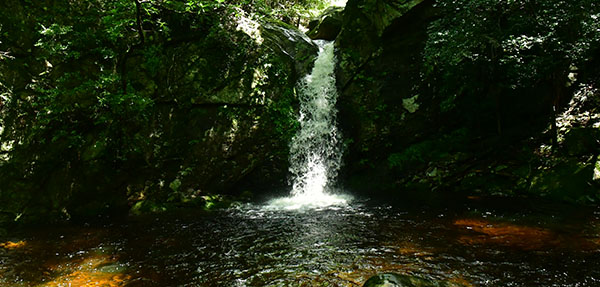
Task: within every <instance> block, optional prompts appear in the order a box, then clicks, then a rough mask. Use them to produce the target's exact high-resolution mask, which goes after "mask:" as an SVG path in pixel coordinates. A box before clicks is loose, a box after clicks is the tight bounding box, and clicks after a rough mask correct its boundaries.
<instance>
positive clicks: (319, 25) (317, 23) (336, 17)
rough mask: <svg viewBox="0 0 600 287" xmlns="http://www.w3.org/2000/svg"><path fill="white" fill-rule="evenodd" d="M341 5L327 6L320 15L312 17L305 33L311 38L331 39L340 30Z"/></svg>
mask: <svg viewBox="0 0 600 287" xmlns="http://www.w3.org/2000/svg"><path fill="white" fill-rule="evenodd" d="M343 12H344V8H343V7H329V8H327V10H325V12H323V14H321V16H319V17H317V18H315V19H312V20H311V21H310V23H309V24H308V29H309V31H308V32H307V33H306V34H307V35H308V36H309V37H310V38H311V39H313V40H317V39H321V40H327V41H333V40H335V38H336V37H337V35H338V34H339V33H340V31H341V30H342V16H343Z"/></svg>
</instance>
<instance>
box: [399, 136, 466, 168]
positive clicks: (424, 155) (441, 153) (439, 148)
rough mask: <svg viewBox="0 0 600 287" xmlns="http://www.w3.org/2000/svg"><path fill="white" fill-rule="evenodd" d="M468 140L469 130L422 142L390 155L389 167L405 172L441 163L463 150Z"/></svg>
mask: <svg viewBox="0 0 600 287" xmlns="http://www.w3.org/2000/svg"><path fill="white" fill-rule="evenodd" d="M468 139H469V134H468V130H467V129H459V130H455V131H454V132H452V133H450V134H448V135H444V136H443V137H442V138H440V139H437V140H427V141H422V142H419V143H416V144H413V145H411V146H409V147H408V148H406V149H405V150H403V151H401V152H398V153H392V154H390V155H389V156H388V165H389V167H391V168H396V169H398V170H404V169H407V168H414V167H415V166H418V165H422V164H426V163H428V162H430V161H439V160H442V159H445V158H448V157H449V156H450V155H451V154H452V153H453V152H456V151H460V150H463V149H464V145H466V144H467V142H468Z"/></svg>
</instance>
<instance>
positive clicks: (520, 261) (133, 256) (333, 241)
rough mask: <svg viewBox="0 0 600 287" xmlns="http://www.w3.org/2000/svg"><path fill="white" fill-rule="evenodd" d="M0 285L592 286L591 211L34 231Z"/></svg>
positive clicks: (379, 207)
mask: <svg viewBox="0 0 600 287" xmlns="http://www.w3.org/2000/svg"><path fill="white" fill-rule="evenodd" d="M0 242H1V243H0V286H361V285H362V283H364V281H366V279H367V278H368V277H369V276H371V275H374V274H376V273H378V272H397V273H401V274H410V275H415V276H420V277H423V278H429V279H434V280H437V281H439V282H445V284H451V285H450V286H600V213H599V212H598V211H597V210H595V209H582V208H577V207H570V206H564V205H558V206H557V205H552V204H545V203H541V202H536V203H528V202H527V201H516V200H514V199H498V198H492V199H485V198H477V197H470V198H465V199H464V200H448V199H437V200H431V199H427V200H423V201H419V200H403V201H402V202H401V203H384V202H383V201H379V202H378V201H372V200H371V201H367V200H363V201H361V200H356V199H355V200H354V201H352V202H349V203H347V204H341V205H337V206H329V207H318V208H314V207H313V208H299V209H294V210H285V209H280V208H273V207H272V206H266V205H261V204H253V205H246V206H239V207H236V208H230V209H227V210H220V211H216V212H210V213H206V212H195V211H185V212H181V213H179V214H169V215H155V216H146V217H131V218H128V219H126V220H123V221H120V222H114V221H113V222H112V223H105V224H98V223H96V224H79V225H71V226H62V227H45V228H36V229H32V230H25V231H20V232H14V233H13V234H11V235H10V237H9V238H3V240H2V241H0Z"/></svg>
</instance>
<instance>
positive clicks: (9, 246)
mask: <svg viewBox="0 0 600 287" xmlns="http://www.w3.org/2000/svg"><path fill="white" fill-rule="evenodd" d="M25 245H27V242H25V241H17V242H12V241H7V242H4V243H0V247H2V248H4V249H17V248H21V247H24V246H25Z"/></svg>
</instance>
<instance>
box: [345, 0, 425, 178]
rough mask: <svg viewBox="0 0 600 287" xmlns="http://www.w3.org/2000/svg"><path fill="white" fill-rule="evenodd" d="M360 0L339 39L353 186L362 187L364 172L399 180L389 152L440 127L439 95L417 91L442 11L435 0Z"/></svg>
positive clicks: (352, 5)
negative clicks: (432, 27) (430, 33)
mask: <svg viewBox="0 0 600 287" xmlns="http://www.w3.org/2000/svg"><path fill="white" fill-rule="evenodd" d="M358 2H360V1H349V2H348V4H347V6H346V11H345V14H344V26H343V28H342V32H341V33H340V36H339V37H338V39H337V40H336V41H337V45H338V61H339V62H338V84H339V88H340V93H341V95H340V98H339V109H340V115H339V122H340V125H341V127H342V131H343V133H344V136H345V138H346V141H347V144H348V146H347V152H346V155H345V156H346V157H345V159H346V167H345V172H346V174H347V176H348V180H349V181H348V184H349V185H350V186H351V188H357V189H362V187H360V185H361V184H360V182H361V181H364V180H365V178H364V177H363V176H366V177H367V178H373V177H374V178H377V179H379V180H380V181H379V182H381V183H383V186H386V185H391V183H392V182H393V181H394V179H393V175H392V174H390V170H389V168H388V162H387V158H388V155H389V154H390V153H392V151H394V150H395V149H397V148H398V147H406V146H408V145H409V144H410V143H413V142H415V141H419V140H422V139H425V138H427V137H430V136H431V135H432V134H435V133H436V132H437V131H436V130H435V129H434V127H435V120H436V119H435V112H434V111H432V109H433V108H435V107H434V105H433V104H432V103H431V99H428V98H426V97H427V95H421V94H419V93H418V91H416V90H415V89H414V88H415V84H416V83H417V82H418V81H419V80H420V70H421V67H422V53H423V49H424V47H425V41H426V39H427V26H428V25H429V23H430V22H431V21H432V20H434V19H435V18H436V16H437V15H436V10H435V9H434V8H433V6H432V4H433V2H434V1H413V2H412V3H408V4H406V6H402V7H396V6H394V5H392V4H391V3H387V2H385V1H368V3H365V4H364V5H363V4H361V3H358ZM366 186H368V184H367V185H366Z"/></svg>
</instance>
